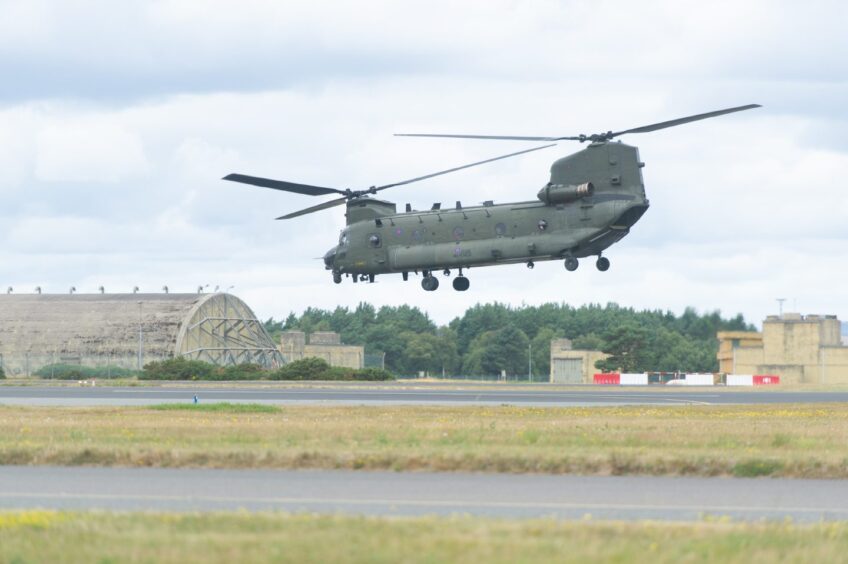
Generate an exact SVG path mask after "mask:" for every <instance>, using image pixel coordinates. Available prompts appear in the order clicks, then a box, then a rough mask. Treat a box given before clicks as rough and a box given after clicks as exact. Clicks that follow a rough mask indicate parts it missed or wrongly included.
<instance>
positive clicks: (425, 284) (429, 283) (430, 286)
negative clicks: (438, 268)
mask: <svg viewBox="0 0 848 564" xmlns="http://www.w3.org/2000/svg"><path fill="white" fill-rule="evenodd" d="M421 287H422V288H424V289H425V290H427V291H428V292H433V291H435V290H436V288H438V287H439V279H438V278H436V277H435V276H433V275H432V274H430V273H429V272H428V273H427V274H426V275H425V276H424V278H422V279H421Z"/></svg>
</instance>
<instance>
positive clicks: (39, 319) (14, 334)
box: [0, 293, 284, 378]
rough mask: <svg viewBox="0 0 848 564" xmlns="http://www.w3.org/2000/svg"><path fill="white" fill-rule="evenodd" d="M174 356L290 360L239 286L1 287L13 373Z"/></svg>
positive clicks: (1, 333)
mask: <svg viewBox="0 0 848 564" xmlns="http://www.w3.org/2000/svg"><path fill="white" fill-rule="evenodd" d="M174 357H183V358H187V359H191V360H202V361H205V362H209V363H213V364H217V365H220V366H227V365H234V364H243V363H254V364H259V365H261V366H263V367H265V368H276V367H278V366H281V365H282V364H283V363H284V360H283V357H282V355H281V354H280V351H279V350H278V348H277V347H276V346H275V344H274V342H273V341H272V340H271V337H270V336H269V335H268V332H267V331H266V330H265V328H264V326H263V325H262V323H261V322H260V321H259V320H257V319H256V316H255V315H254V314H253V312H252V311H251V310H250V308H249V307H248V306H247V304H245V303H244V302H243V301H242V300H240V299H239V298H237V297H236V296H233V295H231V294H226V293H215V294H167V293H166V294H27V295H23V294H0V367H2V368H3V369H4V371H5V373H6V377H7V378H9V377H25V376H29V375H32V374H33V373H34V372H35V371H36V370H38V369H39V368H41V367H45V366H48V365H54V364H74V365H80V366H90V367H107V366H115V367H121V368H129V369H140V368H141V367H143V366H144V365H145V364H146V363H148V362H150V361H157V360H165V359H168V358H174Z"/></svg>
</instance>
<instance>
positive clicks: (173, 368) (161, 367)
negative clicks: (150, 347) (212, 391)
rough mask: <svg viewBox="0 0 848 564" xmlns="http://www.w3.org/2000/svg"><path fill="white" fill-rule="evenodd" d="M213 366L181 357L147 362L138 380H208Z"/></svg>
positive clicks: (213, 368)
mask: <svg viewBox="0 0 848 564" xmlns="http://www.w3.org/2000/svg"><path fill="white" fill-rule="evenodd" d="M214 370H215V366H214V365H212V364H209V363H208V362H203V361H200V360H188V359H185V358H182V357H178V358H169V359H168V360H161V361H154V362H149V363H147V364H145V365H144V372H142V373H141V375H140V376H139V377H138V378H139V380H209V379H210V376H211V375H212V372H213V371H214Z"/></svg>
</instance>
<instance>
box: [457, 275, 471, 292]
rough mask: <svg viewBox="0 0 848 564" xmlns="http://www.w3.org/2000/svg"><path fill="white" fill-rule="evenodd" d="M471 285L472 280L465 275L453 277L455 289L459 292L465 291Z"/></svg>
mask: <svg viewBox="0 0 848 564" xmlns="http://www.w3.org/2000/svg"><path fill="white" fill-rule="evenodd" d="M469 286H471V282H469V281H468V278H466V277H465V276H457V277H456V278H454V279H453V289H454V290H456V291H457V292H464V291H466V290H467V289H468V287H469Z"/></svg>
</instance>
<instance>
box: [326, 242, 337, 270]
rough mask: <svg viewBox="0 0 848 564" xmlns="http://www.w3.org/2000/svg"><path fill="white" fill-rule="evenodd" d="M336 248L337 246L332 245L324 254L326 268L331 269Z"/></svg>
mask: <svg viewBox="0 0 848 564" xmlns="http://www.w3.org/2000/svg"><path fill="white" fill-rule="evenodd" d="M337 248H338V247H333V248H332V249H330V250H329V251H327V252H326V254H324V266H325V267H326V268H327V270H332V268H333V263H335V262H336V249H337Z"/></svg>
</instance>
